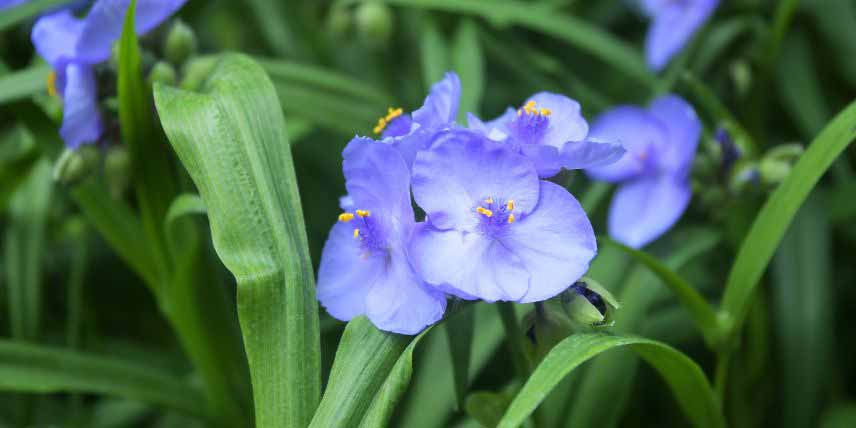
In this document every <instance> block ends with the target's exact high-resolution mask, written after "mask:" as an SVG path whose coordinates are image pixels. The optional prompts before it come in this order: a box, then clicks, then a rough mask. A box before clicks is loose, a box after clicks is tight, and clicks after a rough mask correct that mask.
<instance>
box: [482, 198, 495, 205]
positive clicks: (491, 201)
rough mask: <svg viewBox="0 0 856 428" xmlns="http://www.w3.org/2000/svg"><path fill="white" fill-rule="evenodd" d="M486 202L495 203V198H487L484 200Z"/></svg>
mask: <svg viewBox="0 0 856 428" xmlns="http://www.w3.org/2000/svg"><path fill="white" fill-rule="evenodd" d="M484 203H486V204H492V203H493V198H487V199H485V200H484Z"/></svg>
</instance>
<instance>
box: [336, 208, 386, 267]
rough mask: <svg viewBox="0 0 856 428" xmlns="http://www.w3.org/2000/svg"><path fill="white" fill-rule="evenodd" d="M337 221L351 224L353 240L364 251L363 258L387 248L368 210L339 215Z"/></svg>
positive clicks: (382, 235) (379, 229)
mask: <svg viewBox="0 0 856 428" xmlns="http://www.w3.org/2000/svg"><path fill="white" fill-rule="evenodd" d="M339 221H340V222H343V223H353V226H354V232H353V235H354V240H355V241H356V242H357V243H358V245H359V246H360V248H361V249H362V250H363V251H364V253H363V256H364V257H368V256H369V255H371V253H372V251H376V250H385V249H386V248H387V242H386V239H385V237H384V234H383V233H382V231H381V228H380V227H378V223H377V221H375V218H374V217H372V216H371V212H369V211H368V210H354V212H353V213H349V212H344V213H342V214H339Z"/></svg>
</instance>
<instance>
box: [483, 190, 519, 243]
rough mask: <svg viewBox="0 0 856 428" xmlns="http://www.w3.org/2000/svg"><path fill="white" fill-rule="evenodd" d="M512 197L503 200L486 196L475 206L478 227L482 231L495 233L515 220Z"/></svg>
mask: <svg viewBox="0 0 856 428" xmlns="http://www.w3.org/2000/svg"><path fill="white" fill-rule="evenodd" d="M513 211H514V199H507V200H503V199H501V198H496V197H492V196H489V197H486V198H484V199H482V200H480V201H479V203H478V204H477V205H476V207H475V212H476V215H477V216H478V222H479V226H478V227H479V229H480V230H481V231H482V233H486V234H490V235H493V234H496V233H498V232H501V231H502V230H504V229H505V228H506V227H508V225H510V224H512V223H514V222H515V220H516V217H515V216H514V212H513Z"/></svg>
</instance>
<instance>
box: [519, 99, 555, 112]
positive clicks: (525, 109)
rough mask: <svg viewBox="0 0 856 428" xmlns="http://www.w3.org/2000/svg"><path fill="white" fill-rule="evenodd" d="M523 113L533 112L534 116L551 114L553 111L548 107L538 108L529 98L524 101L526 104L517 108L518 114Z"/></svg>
mask: <svg viewBox="0 0 856 428" xmlns="http://www.w3.org/2000/svg"><path fill="white" fill-rule="evenodd" d="M523 113H526V114H534V115H536V116H538V115H541V116H549V115H551V114H553V111H552V110H550V109H548V108H542V109H539V108H538V107H536V105H535V101H532V100H529V101H527V102H526V104H524V105H523V108H522V109H518V110H517V115H518V116H522V115H523Z"/></svg>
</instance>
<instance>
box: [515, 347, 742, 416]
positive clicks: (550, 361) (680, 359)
mask: <svg viewBox="0 0 856 428" xmlns="http://www.w3.org/2000/svg"><path fill="white" fill-rule="evenodd" d="M623 346H627V347H629V348H630V349H632V350H633V351H635V352H636V353H637V354H639V356H641V357H642V358H643V359H645V361H647V362H648V363H649V364H651V365H652V366H653V367H654V368H655V369H657V371H658V372H659V373H660V375H661V376H662V377H663V378H664V380H665V381H666V383H668V384H669V387H670V388H671V389H672V393H673V395H674V397H675V399H676V400H677V402H678V404H680V406H681V409H683V411H684V413H685V414H686V416H687V418H688V419H689V420H690V422H691V424H692V425H693V426H697V427H702V428H714V427H716V428H719V427H725V420H724V418H723V416H722V413H721V412H720V409H719V404H718V401H717V399H716V396H715V395H714V393H713V390H712V389H711V387H710V384H709V383H708V381H707V378H705V376H704V372H702V370H701V368H700V367H699V366H698V365H697V364H696V363H695V362H694V361H693V360H691V359H690V358H689V357H687V356H686V355H684V354H682V353H681V352H680V351H678V350H676V349H674V348H672V347H670V346H668V345H665V344H662V343H660V342H656V341H653V340H649V339H644V338H640V337H632V336H614V335H610V334H604V333H582V334H574V335H571V336H570V337H568V338H567V339H565V340H563V341H562V342H560V343H559V344H558V345H556V347H554V348H553V349H552V350H551V351H550V352H549V353H548V354H547V356H546V357H545V358H544V360H543V361H541V364H539V365H538V367H536V368H535V371H534V372H533V373H532V376H531V377H530V378H529V380H527V381H526V384H524V385H523V388H522V389H521V390H520V392H518V394H517V396H516V397H515V398H514V400H513V401H512V402H511V405H510V406H509V408H508V410H507V411H506V412H505V415H504V416H503V417H502V420H501V421H500V423H499V425H498V426H499V428H516V427H518V426H520V425H521V424H522V423H523V422H524V421H525V420H526V418H527V417H529V415H530V414H531V413H532V412H533V411H534V410H535V408H536V407H538V404H540V403H541V401H543V400H544V398H545V397H546V396H547V394H548V393H549V392H550V391H551V390H552V389H553V387H555V386H556V385H557V384H558V383H559V382H560V381H561V380H562V379H563V378H564V377H565V376H566V375H567V374H568V373H570V372H571V371H572V370H573V369H575V368H576V367H578V366H579V365H580V364H582V363H584V362H586V361H587V360H589V359H591V358H593V357H595V356H597V355H599V354H601V353H603V352H606V351H609V350H613V349H617V348H620V347H623Z"/></svg>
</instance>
